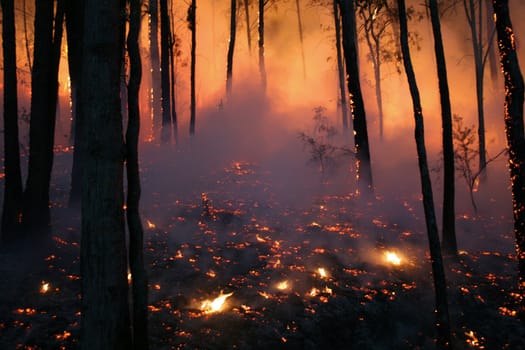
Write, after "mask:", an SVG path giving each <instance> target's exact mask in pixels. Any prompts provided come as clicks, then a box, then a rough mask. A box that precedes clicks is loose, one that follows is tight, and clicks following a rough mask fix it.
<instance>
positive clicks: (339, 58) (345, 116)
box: [333, 0, 348, 130]
mask: <svg viewBox="0 0 525 350" xmlns="http://www.w3.org/2000/svg"><path fill="white" fill-rule="evenodd" d="M337 1H338V0H334V1H333V6H334V23H335V47H336V49H337V72H338V78H339V92H340V95H341V99H340V100H339V104H340V105H341V111H342V115H341V116H342V119H343V129H345V130H347V129H348V109H347V106H346V104H347V100H346V88H345V71H344V69H345V67H344V63H343V53H342V52H341V16H340V15H339V8H338V7H337Z"/></svg>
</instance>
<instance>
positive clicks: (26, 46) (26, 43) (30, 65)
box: [22, 0, 33, 73]
mask: <svg viewBox="0 0 525 350" xmlns="http://www.w3.org/2000/svg"><path fill="white" fill-rule="evenodd" d="M22 8H23V10H24V11H23V12H22V14H23V23H24V44H25V49H26V59H27V66H28V68H29V72H30V73H31V72H32V71H33V64H32V63H31V50H30V49H29V35H28V34H27V11H26V0H23V1H22Z"/></svg>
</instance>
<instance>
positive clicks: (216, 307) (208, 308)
mask: <svg viewBox="0 0 525 350" xmlns="http://www.w3.org/2000/svg"><path fill="white" fill-rule="evenodd" d="M232 295H233V292H232V293H228V294H222V291H221V293H220V294H219V296H218V297H217V298H215V299H213V300H204V301H203V302H202V304H201V310H202V311H203V312H204V313H205V314H211V313H215V312H219V311H221V310H222V308H223V306H224V303H225V301H226V299H228V298H229V297H231V296H232Z"/></svg>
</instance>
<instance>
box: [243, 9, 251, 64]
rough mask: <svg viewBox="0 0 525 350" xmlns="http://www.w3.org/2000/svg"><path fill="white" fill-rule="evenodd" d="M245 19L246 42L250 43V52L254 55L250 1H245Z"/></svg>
mask: <svg viewBox="0 0 525 350" xmlns="http://www.w3.org/2000/svg"><path fill="white" fill-rule="evenodd" d="M243 4H244V18H245V19H246V40H247V43H248V52H249V53H250V55H251V54H252V31H251V27H252V26H251V23H250V2H249V0H244V3H243Z"/></svg>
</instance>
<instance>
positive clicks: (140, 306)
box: [126, 0, 148, 350]
mask: <svg viewBox="0 0 525 350" xmlns="http://www.w3.org/2000/svg"><path fill="white" fill-rule="evenodd" d="M141 5H142V1H141V0H130V23H129V32H128V39H127V48H128V53H129V64H130V73H129V83H128V101H127V102H128V115H129V117H128V128H127V131H126V171H127V179H128V191H127V194H128V197H127V201H126V207H127V209H126V216H127V220H128V229H129V267H130V272H131V293H132V301H133V308H132V310H133V314H132V319H133V347H134V349H135V350H146V349H147V348H148V323H147V319H148V281H147V276H146V270H145V269H144V228H143V226H142V221H141V219H140V213H139V202H140V192H141V188H140V173H139V159H138V143H139V131H140V108H139V89H140V81H141V79H142V63H141V58H140V49H139V44H138V39H139V33H140V21H141V18H140V17H141V16H140V10H141Z"/></svg>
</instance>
